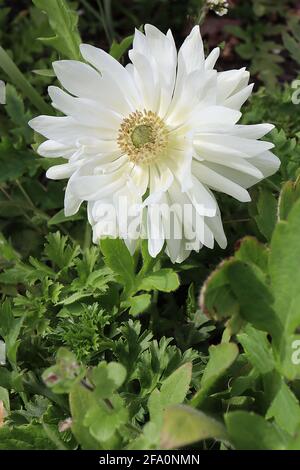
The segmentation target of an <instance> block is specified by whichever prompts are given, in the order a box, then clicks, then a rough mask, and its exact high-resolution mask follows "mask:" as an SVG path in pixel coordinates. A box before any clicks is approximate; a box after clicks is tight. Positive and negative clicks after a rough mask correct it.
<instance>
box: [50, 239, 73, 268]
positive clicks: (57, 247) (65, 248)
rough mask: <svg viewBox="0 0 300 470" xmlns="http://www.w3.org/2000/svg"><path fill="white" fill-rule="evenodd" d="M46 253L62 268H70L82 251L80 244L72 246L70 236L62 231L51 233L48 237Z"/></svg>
mask: <svg viewBox="0 0 300 470" xmlns="http://www.w3.org/2000/svg"><path fill="white" fill-rule="evenodd" d="M46 239H47V243H46V245H45V249H44V252H45V255H46V256H47V257H48V258H49V260H51V261H53V262H54V263H55V264H56V265H57V266H58V267H59V268H60V269H66V268H69V267H70V266H72V265H73V264H74V261H75V258H76V256H78V254H79V252H80V248H79V246H78V245H75V246H71V244H70V243H69V242H68V237H66V236H64V235H61V234H60V232H56V233H49V235H47V237H46Z"/></svg>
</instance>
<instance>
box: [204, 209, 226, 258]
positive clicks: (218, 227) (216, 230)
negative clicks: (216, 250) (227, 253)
mask: <svg viewBox="0 0 300 470" xmlns="http://www.w3.org/2000/svg"><path fill="white" fill-rule="evenodd" d="M205 223H206V224H207V225H208V227H209V228H210V230H211V231H212V233H213V234H214V237H215V239H216V241H217V243H218V245H219V246H220V248H223V249H224V248H226V246H227V239H226V235H225V233H224V229H223V225H222V219H221V215H220V211H219V210H218V212H217V214H216V215H215V217H207V218H206V219H205Z"/></svg>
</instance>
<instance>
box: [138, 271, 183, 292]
mask: <svg viewBox="0 0 300 470" xmlns="http://www.w3.org/2000/svg"><path fill="white" fill-rule="evenodd" d="M178 287H179V278H178V275H177V274H176V273H175V271H173V270H172V269H160V270H159V271H155V272H154V273H151V274H148V275H146V276H145V277H144V278H143V279H142V280H141V281H140V283H139V284H138V286H137V288H138V289H139V290H146V291H149V290H159V291H162V292H172V291H174V290H176V289H177V288H178Z"/></svg>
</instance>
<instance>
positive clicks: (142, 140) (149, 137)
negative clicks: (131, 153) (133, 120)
mask: <svg viewBox="0 0 300 470" xmlns="http://www.w3.org/2000/svg"><path fill="white" fill-rule="evenodd" d="M131 140H132V143H133V145H134V146H135V147H137V148H141V147H143V146H144V145H145V144H148V143H150V142H154V140H155V139H154V137H153V129H152V126H149V125H147V124H141V125H140V126H137V127H136V128H135V129H134V130H133V132H132V134H131Z"/></svg>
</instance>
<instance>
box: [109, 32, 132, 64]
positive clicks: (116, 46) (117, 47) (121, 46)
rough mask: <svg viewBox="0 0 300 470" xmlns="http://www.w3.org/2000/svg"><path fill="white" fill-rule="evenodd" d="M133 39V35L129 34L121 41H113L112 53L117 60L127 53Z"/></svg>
mask: <svg viewBox="0 0 300 470" xmlns="http://www.w3.org/2000/svg"><path fill="white" fill-rule="evenodd" d="M132 41H133V36H132V35H131V36H128V37H126V38H124V39H123V40H122V41H121V42H120V43H117V42H116V41H113V43H112V45H111V48H110V51H109V53H110V55H111V56H113V57H114V58H115V59H116V60H120V59H121V57H122V55H123V54H125V52H126V51H127V49H129V47H130V46H131V44H132Z"/></svg>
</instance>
